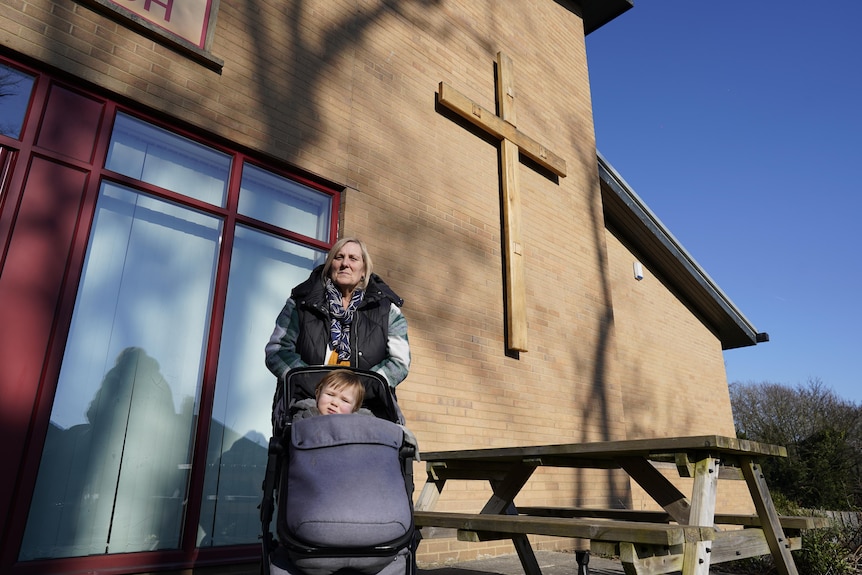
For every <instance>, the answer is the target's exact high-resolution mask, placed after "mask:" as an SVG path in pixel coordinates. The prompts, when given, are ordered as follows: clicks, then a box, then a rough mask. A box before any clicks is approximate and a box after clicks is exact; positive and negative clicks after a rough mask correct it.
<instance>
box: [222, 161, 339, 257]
mask: <svg viewBox="0 0 862 575" xmlns="http://www.w3.org/2000/svg"><path fill="white" fill-rule="evenodd" d="M331 209H332V197H331V196H329V195H327V194H324V193H322V192H318V191H317V190H315V189H313V188H310V187H308V186H303V185H302V184H299V183H297V182H294V181H292V180H289V179H287V178H283V177H281V176H278V175H276V174H273V173H271V172H267V171H266V170H262V169H260V168H258V167H256V166H252V165H249V164H245V165H244V166H243V169H242V187H241V188H240V193H239V213H241V214H244V215H246V216H250V217H252V218H255V219H258V220H261V221H263V222H267V223H269V224H272V225H275V226H278V227H280V228H285V229H289V230H290V231H292V232H296V233H299V234H303V235H305V236H308V237H310V238H315V239H318V240H321V241H324V242H325V241H329V221H330V216H331V211H330V210H331Z"/></svg>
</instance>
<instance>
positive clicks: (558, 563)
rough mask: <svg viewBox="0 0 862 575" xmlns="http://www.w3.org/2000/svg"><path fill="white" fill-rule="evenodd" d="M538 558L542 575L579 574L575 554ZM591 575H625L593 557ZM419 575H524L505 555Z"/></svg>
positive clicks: (615, 563)
mask: <svg viewBox="0 0 862 575" xmlns="http://www.w3.org/2000/svg"><path fill="white" fill-rule="evenodd" d="M536 559H538V561H539V566H540V567H541V568H542V573H543V575H578V563H577V561H576V560H575V554H574V553H559V552H555V551H537V552H536ZM589 569H590V575H623V574H624V573H625V571H623V567H622V565H621V564H620V562H619V561H614V560H611V559H603V558H602V557H596V556H591V557H590V564H589ZM709 572H710V573H711V574H713V575H721V572H720V571H715V570H714V569H710V570H709ZM419 575H524V570H523V569H522V568H521V562H520V561H519V560H518V556H517V555H515V554H514V553H513V554H512V555H502V556H500V557H491V558H489V559H477V560H475V561H465V562H464V563H455V564H452V565H433V566H432V565H425V566H420V568H419Z"/></svg>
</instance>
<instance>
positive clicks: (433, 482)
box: [414, 466, 446, 511]
mask: <svg viewBox="0 0 862 575" xmlns="http://www.w3.org/2000/svg"><path fill="white" fill-rule="evenodd" d="M445 485H446V480H445V479H440V478H439V477H437V476H436V475H435V474H434V472H433V469H432V468H431V466H429V467H428V478H427V479H426V480H425V485H423V486H422V492H421V493H419V499H417V500H416V505H415V506H414V508H415V509H416V510H417V511H431V510H432V509H434V506H435V505H436V504H437V500H438V499H440V494H441V493H442V492H443V487H444V486H445Z"/></svg>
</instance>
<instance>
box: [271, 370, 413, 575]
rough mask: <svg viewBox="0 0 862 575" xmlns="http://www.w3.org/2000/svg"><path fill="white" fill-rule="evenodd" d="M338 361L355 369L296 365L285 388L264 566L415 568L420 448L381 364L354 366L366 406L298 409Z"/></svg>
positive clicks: (325, 570)
mask: <svg viewBox="0 0 862 575" xmlns="http://www.w3.org/2000/svg"><path fill="white" fill-rule="evenodd" d="M334 369H346V368H344V367H343V366H309V367H302V368H297V369H293V370H291V371H290V372H288V374H287V375H286V376H285V380H284V381H283V382H280V385H279V386H278V389H277V390H276V394H275V399H274V401H273V437H272V438H270V441H269V457H268V460H267V466H266V475H265V477H264V481H263V500H262V502H261V506H260V518H261V525H262V547H263V549H262V553H263V556H262V558H261V573H262V575H332V574H335V573H339V575H348V574H350V575H414V574H415V571H416V562H415V549H416V546H417V545H418V530H416V528H415V526H414V524H413V463H412V460H413V459H414V457H416V454H417V451H418V449H417V447H416V442H415V439H414V438H413V436H412V434H411V433H410V432H409V431H407V430H406V428H405V427H403V424H404V417H403V415H402V414H401V410H400V408H399V407H398V404H397V403H396V401H395V396H394V393H393V391H392V389H391V388H390V387H389V385H388V384H387V383H386V381H385V380H384V379H383V378H382V376H380V375H379V374H377V373H374V372H370V371H363V370H357V369H351V371H353V372H354V373H356V374H357V375H359V377H360V379H361V380H362V383H363V385H364V387H365V399H364V401H363V404H362V407H363V408H362V409H361V410H360V413H352V414H344V415H335V416H332V415H328V416H316V417H299V414H298V413H297V412H298V410H299V408H298V407H297V403H299V402H301V401H302V400H304V399H305V400H307V399H309V398H314V390H315V387H316V385H317V383H318V382H319V381H320V380H321V379H322V378H323V377H324V376H325V375H326V374H328V373H329V372H331V371H333V370H334ZM305 403H307V402H305ZM274 512H275V513H276V521H275V531H276V534H277V536H276V537H273V534H272V532H271V529H270V525H271V523H272V517H273V513H274Z"/></svg>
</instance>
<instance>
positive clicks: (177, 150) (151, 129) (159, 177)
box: [105, 114, 231, 206]
mask: <svg viewBox="0 0 862 575" xmlns="http://www.w3.org/2000/svg"><path fill="white" fill-rule="evenodd" d="M230 163H231V159H230V156H228V155H227V154H223V153H221V152H218V151H216V150H213V149H212V148H208V147H206V146H203V145H201V144H198V143H197V142H193V141H191V140H189V139H187V138H183V137H182V136H178V135H176V134H172V133H170V132H168V131H167V130H162V129H161V128H157V127H156V126H152V125H150V124H147V123H146V122H142V121H141V120H138V119H136V118H132V117H131V116H127V115H125V114H117V119H116V122H115V124H114V131H113V135H112V137H111V144H110V147H109V148H108V158H107V160H106V161H105V167H106V168H107V169H109V170H113V171H114V172H117V173H120V174H123V175H124V176H128V177H130V178H135V179H137V180H141V181H143V182H147V183H148V184H153V185H156V186H159V187H161V188H165V189H166V190H171V191H173V192H177V193H179V194H183V195H186V196H189V197H190V198H195V199H197V200H202V201H204V202H207V203H210V204H213V205H216V206H224V203H225V197H226V190H227V183H228V175H229V172H230Z"/></svg>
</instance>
